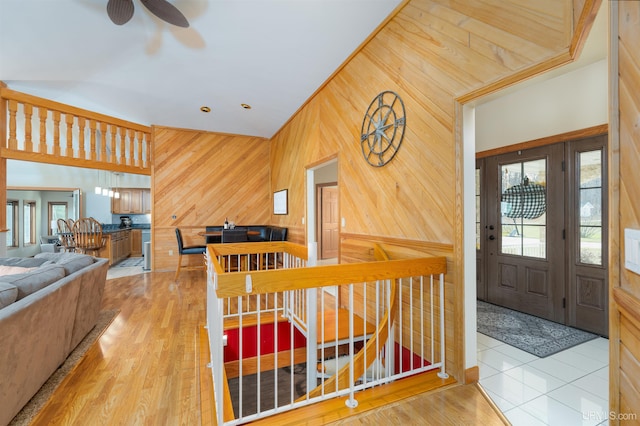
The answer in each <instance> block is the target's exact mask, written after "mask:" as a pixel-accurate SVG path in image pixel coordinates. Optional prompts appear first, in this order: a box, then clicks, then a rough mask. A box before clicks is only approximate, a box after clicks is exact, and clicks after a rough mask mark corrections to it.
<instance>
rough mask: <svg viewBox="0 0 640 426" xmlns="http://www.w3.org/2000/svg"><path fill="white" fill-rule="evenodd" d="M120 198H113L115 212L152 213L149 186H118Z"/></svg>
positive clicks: (112, 203)
mask: <svg viewBox="0 0 640 426" xmlns="http://www.w3.org/2000/svg"><path fill="white" fill-rule="evenodd" d="M116 190H117V191H118V192H119V193H120V198H115V197H114V198H112V199H111V212H112V213H114V214H144V213H151V190H150V189H148V188H117V189H116Z"/></svg>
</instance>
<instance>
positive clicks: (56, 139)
mask: <svg viewBox="0 0 640 426" xmlns="http://www.w3.org/2000/svg"><path fill="white" fill-rule="evenodd" d="M53 155H55V156H57V157H59V156H60V111H53Z"/></svg>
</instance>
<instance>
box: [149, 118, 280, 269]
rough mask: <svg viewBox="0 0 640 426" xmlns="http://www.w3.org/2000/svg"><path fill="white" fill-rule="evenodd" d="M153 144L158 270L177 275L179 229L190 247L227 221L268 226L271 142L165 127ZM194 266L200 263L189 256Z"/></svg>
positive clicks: (154, 235) (155, 265)
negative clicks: (206, 231) (209, 228)
mask: <svg viewBox="0 0 640 426" xmlns="http://www.w3.org/2000/svg"><path fill="white" fill-rule="evenodd" d="M153 138H154V143H155V145H154V147H155V151H154V153H153V158H154V166H153V171H152V174H151V179H152V184H151V187H152V191H153V195H152V203H153V208H152V212H153V213H152V214H153V216H152V223H153V233H152V238H153V243H152V246H153V257H152V261H153V269H154V270H158V271H162V270H175V268H176V266H177V262H178V246H177V242H176V235H175V228H176V227H179V228H181V229H182V232H183V237H184V239H185V243H186V244H188V245H189V244H191V245H193V244H195V245H201V244H204V238H203V237H201V236H199V235H197V233H198V232H199V231H204V228H205V226H207V225H222V224H223V223H224V220H225V218H226V217H228V218H229V221H234V222H235V223H236V224H239V225H242V224H244V225H254V224H268V223H269V221H270V218H271V207H270V206H271V202H270V200H271V198H270V194H271V190H270V183H269V142H268V141H267V140H265V139H263V138H258V137H250V136H236V135H226V134H216V133H208V132H198V131H193V130H183V129H172V128H167V127H154V128H153ZM173 216H175V219H174V218H173ZM170 250H173V255H172V256H171V255H169V251H170ZM190 262H191V263H193V264H195V263H196V262H202V259H198V258H196V256H190ZM183 263H185V264H186V263H187V262H183Z"/></svg>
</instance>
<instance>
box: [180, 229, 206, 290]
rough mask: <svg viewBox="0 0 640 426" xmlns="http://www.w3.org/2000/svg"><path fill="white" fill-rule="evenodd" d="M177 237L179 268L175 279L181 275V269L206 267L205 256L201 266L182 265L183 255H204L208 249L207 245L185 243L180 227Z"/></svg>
mask: <svg viewBox="0 0 640 426" xmlns="http://www.w3.org/2000/svg"><path fill="white" fill-rule="evenodd" d="M176 239H177V240H178V268H177V269H176V276H175V278H174V280H177V279H178V275H180V271H181V270H183V269H184V270H185V271H187V270H200V269H205V264H204V258H202V259H201V260H202V265H201V266H187V265H184V266H183V265H182V256H183V255H185V256H189V255H194V254H195V255H199V256H201V257H202V255H203V254H204V253H205V252H206V251H207V246H185V245H184V241H183V239H182V232H181V231H180V228H176Z"/></svg>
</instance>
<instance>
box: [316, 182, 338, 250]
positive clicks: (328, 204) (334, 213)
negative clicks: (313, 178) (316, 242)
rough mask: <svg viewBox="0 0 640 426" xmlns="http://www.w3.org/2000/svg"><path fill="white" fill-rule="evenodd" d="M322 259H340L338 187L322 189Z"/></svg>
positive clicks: (324, 187)
mask: <svg viewBox="0 0 640 426" xmlns="http://www.w3.org/2000/svg"><path fill="white" fill-rule="evenodd" d="M320 199H321V207H320V211H321V215H320V240H321V241H320V259H331V258H334V257H338V239H339V234H338V232H339V231H338V229H339V228H338V222H339V219H338V187H337V186H323V187H321V188H320Z"/></svg>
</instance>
